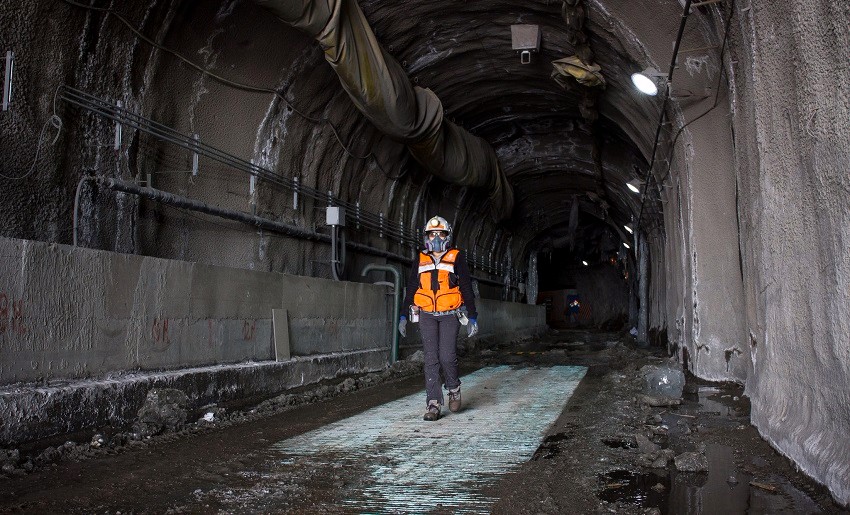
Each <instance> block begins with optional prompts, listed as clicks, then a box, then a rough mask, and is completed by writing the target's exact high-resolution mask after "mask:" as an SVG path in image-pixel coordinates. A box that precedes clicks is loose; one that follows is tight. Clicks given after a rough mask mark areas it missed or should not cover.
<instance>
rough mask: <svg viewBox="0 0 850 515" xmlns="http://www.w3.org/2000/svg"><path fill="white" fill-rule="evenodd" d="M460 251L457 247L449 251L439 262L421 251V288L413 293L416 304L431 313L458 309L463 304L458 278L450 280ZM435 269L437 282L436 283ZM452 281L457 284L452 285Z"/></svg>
mask: <svg viewBox="0 0 850 515" xmlns="http://www.w3.org/2000/svg"><path fill="white" fill-rule="evenodd" d="M458 252H460V251H459V250H457V249H451V250H449V251H447V252H446V253H445V254H443V257H442V258H441V259H440V262H439V263H435V262H434V259H433V258H432V257H431V255H430V254H426V253H424V252H420V253H419V289H418V290H416V293H415V294H414V295H413V303H414V304H416V305H417V306H419V307H420V308H422V309H423V310H424V311H427V312H429V313H433V312H435V311H449V310H452V309H457V308H459V307H460V306H461V305H462V304H463V297H462V296H461V294H460V287H458V285H457V280H456V279H455V281H450V280H449V274H454V273H455V259H457V254H458ZM435 270H436V275H437V279H436V280H437V282H436V284H435V283H434V271H435ZM451 282H454V283H455V284H454V285H452V284H450V283H451ZM435 286H436V287H437V289H436V291H435V289H434V287H435Z"/></svg>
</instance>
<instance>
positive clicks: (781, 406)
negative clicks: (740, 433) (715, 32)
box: [733, 0, 850, 504]
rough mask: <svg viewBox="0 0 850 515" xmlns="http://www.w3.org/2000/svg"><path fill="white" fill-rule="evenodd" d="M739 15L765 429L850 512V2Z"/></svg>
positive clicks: (748, 217)
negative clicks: (849, 122) (848, 438)
mask: <svg viewBox="0 0 850 515" xmlns="http://www.w3.org/2000/svg"><path fill="white" fill-rule="evenodd" d="M750 5H751V8H748V9H741V10H739V17H738V19H737V20H736V23H737V24H736V27H735V28H736V30H737V32H738V34H737V35H736V37H737V44H736V45H735V47H734V59H735V62H736V64H735V67H734V70H735V80H734V92H733V93H734V98H733V104H734V108H735V110H734V123H735V126H736V127H737V128H738V129H737V130H736V131H735V144H736V148H737V152H736V156H737V173H738V186H739V188H740V193H739V199H740V200H739V204H738V210H739V216H740V223H741V247H742V255H743V260H742V261H743V271H744V285H745V294H746V315H747V318H746V325H747V327H746V330H747V333H748V343H747V345H748V346H749V347H750V349H751V354H752V359H751V363H750V372H749V375H748V377H747V381H746V393H747V394H748V395H749V396H750V398H751V401H752V421H753V423H754V424H755V425H756V427H758V429H759V431H760V432H761V434H762V435H763V436H764V438H765V439H767V440H768V441H769V442H771V443H772V445H773V446H774V447H776V449H778V450H779V451H780V452H781V453H783V454H785V455H787V456H788V457H790V458H791V459H792V460H794V461H795V462H796V463H797V464H798V465H799V467H800V468H801V469H802V470H804V471H805V472H806V473H807V474H809V475H811V476H812V477H814V478H816V479H818V480H819V481H822V482H823V483H825V484H826V485H827V486H828V487H829V488H830V489H831V490H832V492H833V494H834V495H835V496H836V498H837V499H838V500H839V501H841V502H842V503H845V504H847V503H850V445H848V440H847V435H848V434H850V365H848V364H850V318H848V313H850V252H848V249H850V202H848V200H847V199H848V193H850V172H849V171H850V124H848V120H850V65H848V60H847V52H848V49H850V24H848V20H850V4H848V3H847V2H845V1H843V0H824V1H821V2H769V3H763V2H753V3H752V4H750Z"/></svg>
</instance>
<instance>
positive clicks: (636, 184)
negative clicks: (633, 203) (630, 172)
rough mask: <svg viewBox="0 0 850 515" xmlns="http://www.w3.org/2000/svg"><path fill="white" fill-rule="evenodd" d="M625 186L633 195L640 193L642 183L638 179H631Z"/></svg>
mask: <svg viewBox="0 0 850 515" xmlns="http://www.w3.org/2000/svg"><path fill="white" fill-rule="evenodd" d="M626 186H627V187H628V188H629V189H630V190H632V191H633V192H635V193H640V187H641V186H643V181H642V180H640V179H632V180H630V181H629V182H627V183H626Z"/></svg>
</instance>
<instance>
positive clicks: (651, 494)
mask: <svg viewBox="0 0 850 515" xmlns="http://www.w3.org/2000/svg"><path fill="white" fill-rule="evenodd" d="M598 481H599V487H600V491H599V493H598V496H599V498H600V499H602V500H603V501H607V502H611V503H614V502H616V503H620V504H627V505H629V506H634V507H636V508H658V509H660V510H661V512H662V513H666V507H667V504H668V502H669V500H668V498H667V493H668V492H669V490H670V477H669V476H668V475H667V474H664V473H655V472H649V473H646V474H640V473H637V472H631V471H628V470H614V471H611V472H608V473H607V474H601V475H600V476H599V479H598Z"/></svg>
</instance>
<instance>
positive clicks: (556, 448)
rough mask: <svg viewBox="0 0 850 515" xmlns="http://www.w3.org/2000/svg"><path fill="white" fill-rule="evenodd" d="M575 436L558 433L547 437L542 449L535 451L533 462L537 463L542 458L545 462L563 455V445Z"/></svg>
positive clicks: (541, 446)
mask: <svg viewBox="0 0 850 515" xmlns="http://www.w3.org/2000/svg"><path fill="white" fill-rule="evenodd" d="M574 436H575V435H573V434H572V433H556V434H554V435H549V436H547V437H546V438H545V439H544V440H543V443H541V444H540V447H538V448H537V450H536V451H534V456H532V457H531V459H532V460H533V461H537V460H539V459H541V458H543V459H544V460H550V459H552V458H554V457H555V456H557V455H558V454H560V453H561V444H562V443H563V442H565V441H567V440H569V439H571V438H573V437H574Z"/></svg>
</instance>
